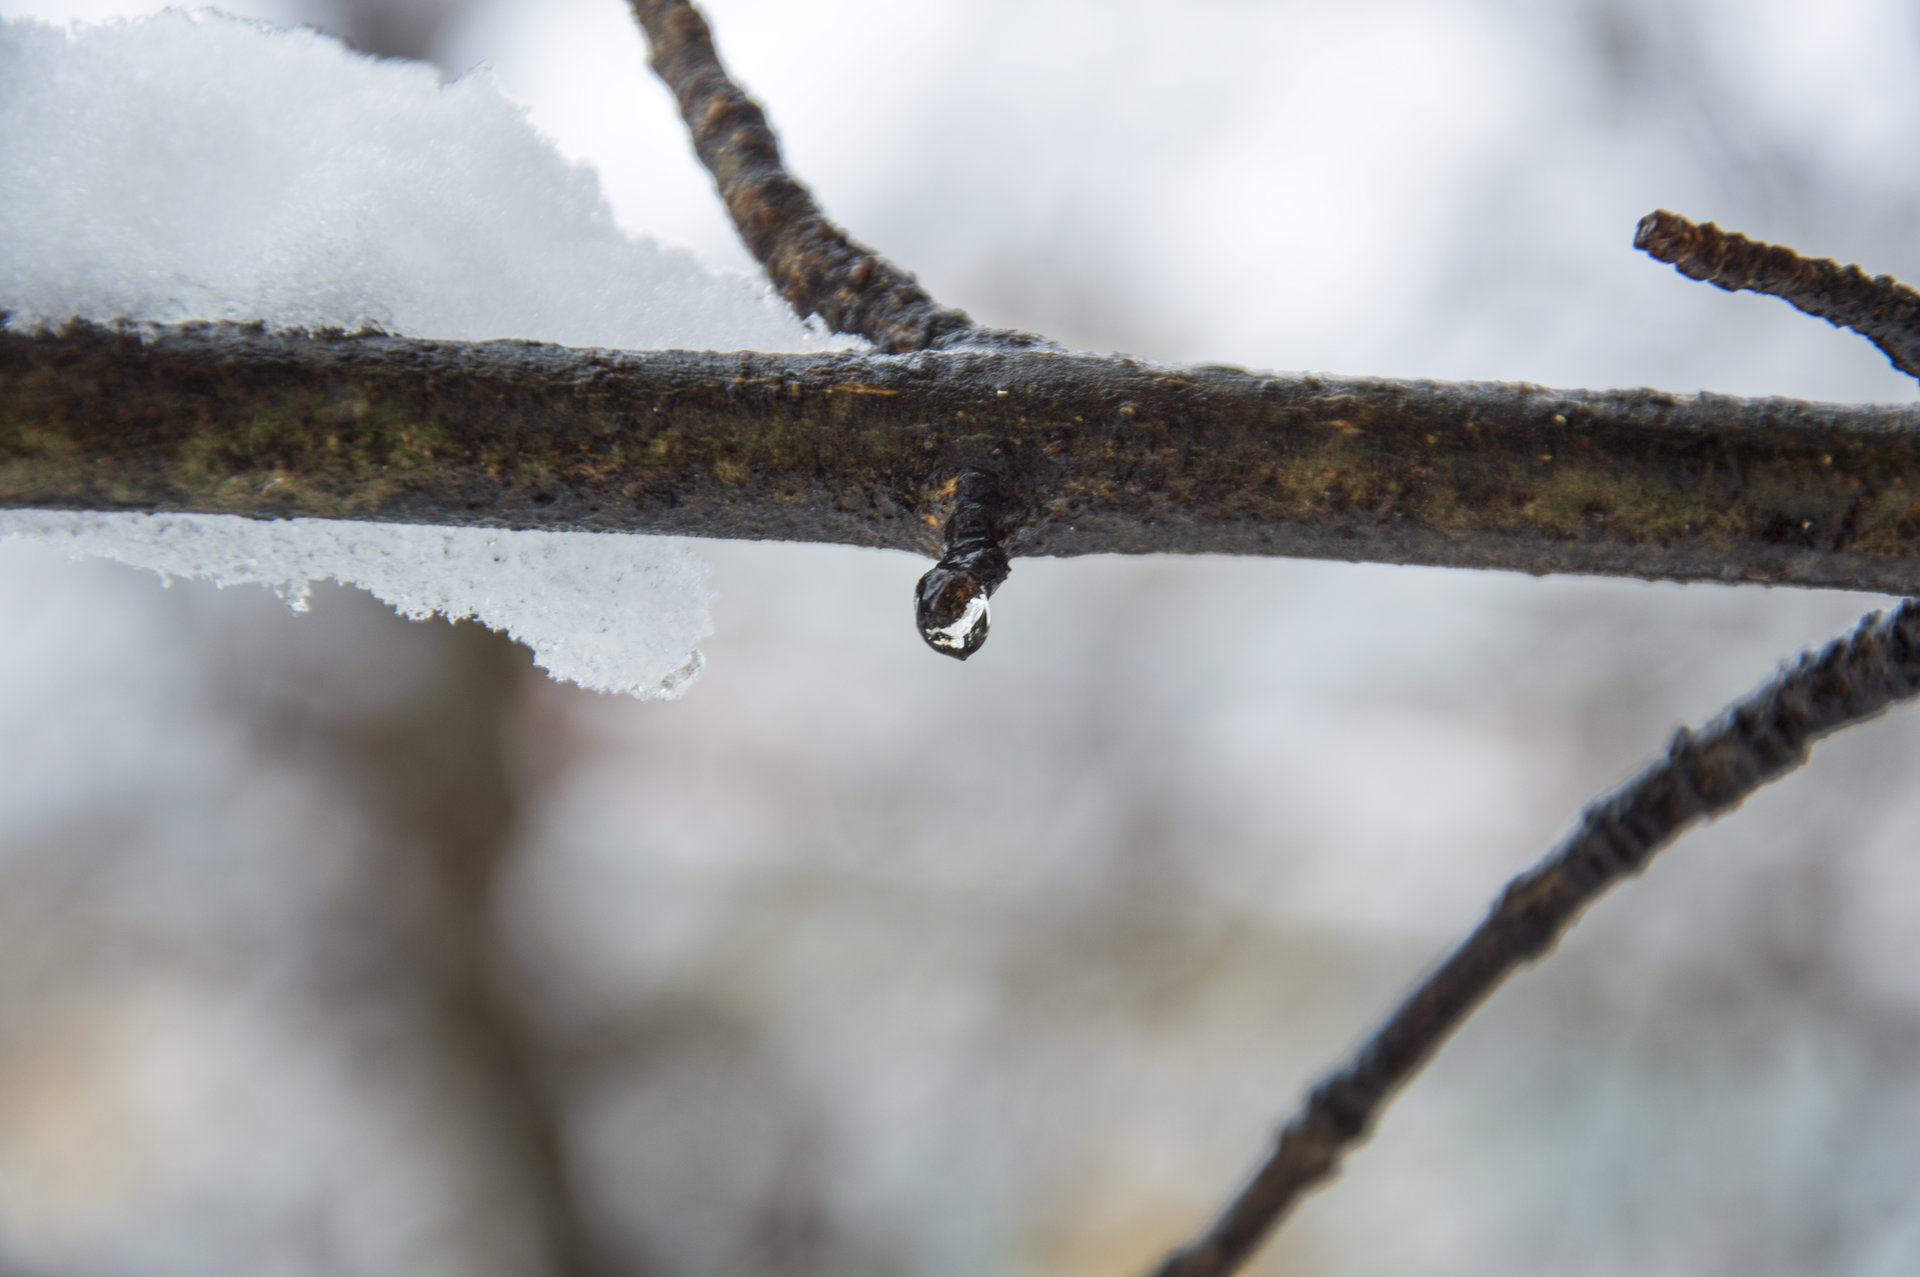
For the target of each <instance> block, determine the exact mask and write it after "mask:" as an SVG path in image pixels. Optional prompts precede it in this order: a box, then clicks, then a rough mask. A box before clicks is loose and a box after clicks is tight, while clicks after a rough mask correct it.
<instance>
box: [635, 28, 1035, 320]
mask: <svg viewBox="0 0 1920 1277" xmlns="http://www.w3.org/2000/svg"><path fill="white" fill-rule="evenodd" d="M632 6H633V16H634V18H635V19H636V20H638V22H639V23H640V27H641V30H643V31H645V32H646V35H647V42H648V44H649V45H650V46H651V47H652V49H653V59H652V61H653V69H654V72H655V73H656V74H658V75H659V77H660V78H661V79H662V80H663V81H665V82H666V85H667V87H668V88H669V89H671V90H672V91H673V96H674V100H675V101H676V102H678V103H679V104H680V115H681V118H683V119H684V120H686V122H687V131H688V132H689V133H690V134H692V137H693V149H694V151H695V153H696V154H698V155H699V157H700V162H701V163H702V164H704V165H706V166H707V171H708V172H710V173H712V174H713V180H714V184H715V185H716V186H718V187H719V189H720V198H721V201H722V202H723V203H725V204H726V206H727V212H728V213H729V214H730V215H732V217H733V224H734V227H735V228H736V229H737V230H738V231H739V232H740V238H741V240H742V241H744V242H745V244H746V246H747V249H748V251H749V252H751V253H752V254H753V256H754V260H756V261H758V262H759V263H760V265H761V266H762V267H764V268H765V269H766V272H767V278H768V279H770V280H772V281H773V286H774V287H775V288H777V289H779V290H780V295H781V296H782V297H785V298H786V299H787V301H788V302H789V303H790V304H791V305H792V306H793V308H794V310H795V311H797V312H798V313H799V315H800V317H801V318H802V319H805V318H806V317H808V316H809V315H818V316H819V317H820V318H821V319H822V320H824V321H825V322H826V324H827V326H828V327H830V328H832V329H833V331H835V332H837V333H846V334H848V335H850V336H855V337H864V338H865V339H866V340H868V341H870V342H872V343H873V344H874V345H875V346H878V347H879V348H880V349H881V350H885V351H891V352H894V353H896V354H897V353H904V352H907V351H914V350H934V349H951V348H952V347H955V346H963V345H968V346H995V347H1019V346H1036V345H1038V346H1044V345H1048V344H1050V343H1048V342H1046V341H1045V340H1044V339H1042V338H1039V337H1035V336H1032V335H1031V334H1028V333H1015V332H1007V331H1004V330H999V329H988V328H982V327H981V326H980V325H978V324H976V323H974V322H973V320H971V319H969V318H968V317H967V315H966V313H965V312H963V311H958V310H954V309H952V308H950V307H946V306H942V305H940V304H939V303H937V302H935V301H934V300H933V298H932V297H930V296H928V295H927V292H926V290H925V289H923V288H921V287H920V285H919V284H918V283H917V282H915V280H914V278H913V276H912V275H909V274H908V273H907V272H905V271H903V270H901V269H900V268H899V267H897V266H895V265H894V264H893V263H892V262H889V261H888V260H887V259H886V258H884V257H882V256H880V255H879V254H878V253H876V252H874V251H873V250H872V249H870V248H868V247H866V246H865V245H863V244H859V243H856V242H855V241H854V240H852V239H851V238H850V237H849V236H848V235H847V233H846V232H845V231H843V230H841V229H840V228H839V227H838V226H836V225H834V224H833V222H831V221H829V220H828V219H827V216H826V214H824V213H822V212H821V211H820V207H819V205H817V204H815V203H814V200H813V195H812V193H811V192H810V191H808V190H807V188H806V187H805V186H802V185H801V184H800V183H799V182H798V181H797V180H795V179H794V177H793V176H792V175H791V174H789V173H788V172H787V170H786V166H785V164H784V163H782V161H781V158H780V142H779V140H778V139H777V138H775V137H774V134H773V130H772V128H770V127H769V126H768V124H767V116H766V112H764V111H763V110H761V108H760V104H759V103H758V102H755V101H754V100H753V99H752V98H750V97H748V96H747V95H746V93H745V92H744V91H743V90H742V89H741V88H740V86H739V85H737V84H735V83H734V82H733V79H732V77H730V76H729V75H728V74H727V69H726V67H725V66H723V65H722V64H721V62H720V55H719V53H718V52H717V51H716V50H715V49H714V47H713V32H712V31H711V30H710V29H709V28H708V26H707V22H706V19H705V18H703V17H701V16H700V11H699V10H698V9H696V8H694V7H693V5H691V4H689V3H687V0H632Z"/></svg>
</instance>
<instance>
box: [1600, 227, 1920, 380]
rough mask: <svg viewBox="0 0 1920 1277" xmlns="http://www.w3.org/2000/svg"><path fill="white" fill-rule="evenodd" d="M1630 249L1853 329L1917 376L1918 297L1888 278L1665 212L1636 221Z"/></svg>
mask: <svg viewBox="0 0 1920 1277" xmlns="http://www.w3.org/2000/svg"><path fill="white" fill-rule="evenodd" d="M1633 246H1634V247H1635V248H1638V249H1641V250H1643V251H1644V252H1647V253H1649V254H1651V255H1652V256H1654V257H1657V258H1659V259H1660V260H1661V261H1663V262H1667V263H1669V264H1671V265H1672V266H1673V267H1674V268H1675V269H1677V270H1678V271H1679V272H1680V273H1681V274H1682V275H1685V276H1686V277H1687V278H1689V279H1699V280H1705V281H1706V282H1707V283H1709V284H1714V285H1716V286H1718V287H1720V288H1724V289H1726V290H1727V291H1728V292H1741V291H1746V292H1754V293H1766V294H1767V295H1768V296H1770V297H1779V298H1782V299H1784V300H1786V301H1789V302H1792V303H1793V304H1794V305H1795V306H1797V307H1798V308H1799V309H1801V310H1803V311H1805V312H1806V313H1807V314H1809V315H1816V316H1818V317H1819V318H1821V319H1824V320H1826V321H1827V322H1828V323H1832V324H1838V325H1839V326H1840V327H1842V328H1851V329H1852V330H1853V331H1854V332H1857V333H1859V334H1860V335H1861V336H1862V337H1865V338H1866V339H1867V340H1868V341H1870V342H1872V343H1873V344H1874V345H1876V346H1878V347H1879V348H1880V349H1881V351H1882V352H1883V353H1884V354H1885V355H1886V356H1887V358H1888V359H1891V360H1892V361H1893V366H1894V367H1895V368H1898V369H1899V370H1900V371H1901V372H1904V373H1906V374H1907V375H1908V376H1911V377H1920V293H1917V292H1915V291H1914V290H1913V289H1911V288H1908V287H1907V286H1906V285H1905V284H1903V283H1901V282H1900V281H1899V280H1897V279H1895V278H1893V277H1892V276H1891V275H1869V274H1867V272H1865V271H1863V270H1861V269H1860V268H1859V267H1858V266H1842V265H1840V264H1839V263H1838V262H1836V261H1833V260H1832V259H1831V258H1826V257H1819V258H1814V257H1802V256H1801V255H1800V254H1798V253H1796V252H1794V251H1793V250H1792V249H1791V248H1785V247H1782V246H1781V245H1779V244H1763V243H1761V242H1760V241H1759V240H1755V239H1748V238H1747V237H1746V236H1745V235H1740V234H1737V233H1735V232H1733V231H1723V230H1721V229H1720V228H1719V227H1718V226H1715V225H1714V224H1713V223H1712V222H1708V223H1706V224H1705V225H1704V226H1702V225H1698V224H1696V223H1694V222H1690V221H1688V220H1687V219H1686V218H1684V217H1682V216H1680V215H1679V214H1678V213H1669V212H1668V211H1667V210H1666V209H1660V210H1658V211H1657V212H1652V213H1649V214H1647V215H1646V216H1645V217H1643V218H1641V219H1640V229H1639V231H1638V232H1637V233H1636V234H1635V235H1634V237H1633Z"/></svg>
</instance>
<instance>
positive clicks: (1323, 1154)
mask: <svg viewBox="0 0 1920 1277" xmlns="http://www.w3.org/2000/svg"><path fill="white" fill-rule="evenodd" d="M1916 692H1920V602H1917V601H1913V600H1909V601H1908V602H1906V603H1903V604H1902V605H1901V606H1900V607H1899V609H1898V610H1897V611H1895V612H1893V613H1892V614H1891V615H1888V614H1885V613H1878V612H1876V613H1874V614H1873V615H1871V616H1868V617H1867V618H1866V619H1865V620H1863V621H1862V622H1861V623H1860V625H1859V627H1858V628H1856V629H1855V630H1854V632H1853V633H1852V634H1850V635H1848V636H1847V637H1845V638H1843V639H1838V640H1836V641H1834V642H1833V643H1830V644H1828V645H1827V647H1826V648H1824V649H1823V650H1821V651H1820V652H1818V653H1808V654H1806V655H1804V656H1802V657H1801V658H1800V660H1799V661H1798V662H1797V663H1796V664H1794V665H1793V666H1791V667H1790V668H1787V669H1784V670H1782V671H1781V673H1780V674H1779V675H1778V676H1777V677H1775V678H1774V679H1773V680H1772V681H1771V682H1769V683H1767V684H1765V685H1764V686H1762V687H1761V688H1759V689H1758V690H1757V691H1755V692H1753V693H1752V694H1751V695H1749V696H1748V697H1747V698H1746V699H1745V700H1743V701H1740V702H1738V703H1737V704H1735V705H1733V706H1732V707H1731V708H1730V709H1728V710H1727V711H1726V712H1725V713H1723V714H1722V715H1721V716H1720V718H1718V719H1717V720H1715V721H1714V722H1713V723H1712V724H1710V725H1709V726H1707V727H1706V728H1705V729H1703V730H1701V731H1698V732H1692V731H1684V730H1683V731H1681V732H1680V734H1679V735H1678V736H1676V737H1675V738H1674V741H1673V745H1672V747H1671V748H1669V749H1668V751H1667V756H1666V757H1665V758H1664V759H1662V760H1661V761H1660V762H1658V763H1656V764H1654V765H1653V766H1651V767H1649V768H1648V769H1647V770H1646V771H1644V772H1642V773H1641V774H1640V775H1639V776H1636V777H1635V778H1634V779H1633V780H1631V781H1628V782H1627V784H1625V785H1624V786H1622V787H1621V788H1619V789H1617V790H1615V791H1614V792H1613V793H1611V794H1609V795H1607V796H1606V797H1604V798H1602V799H1600V800H1599V801H1597V802H1595V803H1594V804H1593V805H1592V806H1590V807H1588V808H1587V810H1586V811H1585V813H1583V814H1582V816H1581V818H1580V823H1579V824H1578V825H1576V826H1575V827H1574V829H1573V832H1572V833H1570V834H1569V835H1568V836H1567V837H1566V839H1565V840H1564V841H1563V842H1561V844H1560V845H1559V846H1558V847H1557V848H1555V849H1554V850H1553V851H1552V852H1551V853H1549V854H1548V855H1547V857H1546V858H1545V859H1543V860H1542V861H1540V863H1539V864H1537V865H1535V866H1534V867H1533V868H1531V869H1529V870H1528V871H1527V872H1525V873H1523V874H1521V875H1520V876H1519V877H1518V878H1516V879H1514V880H1513V882H1512V883H1510V884H1509V885H1508V887H1507V889H1506V891H1505V892H1504V893H1503V894H1502V895H1501V897H1500V900H1499V902H1498V903H1497V904H1495V905H1494V907H1493V910H1492V912H1491V913H1489V914H1488V915H1487V917H1486V919H1485V920H1484V921H1483V922H1481V924H1480V925H1479V926H1478V927H1477V928H1476V929H1475V930H1474V932H1473V934H1472V935H1471V936H1469V937H1468V938H1467V940H1466V943H1464V944H1462V945H1461V946H1460V947H1459V948H1458V949H1456V950H1454V952H1453V954H1452V955H1451V956H1450V957H1448V958H1447V960H1446V961H1445V962H1443V963H1441V965H1440V967H1439V968H1438V969H1437V970H1436V971H1434V972H1433V973H1432V974H1431V975H1429V976H1428V977H1427V978H1426V979H1425V980H1423V981H1422V982H1421V983H1420V985H1419V987H1418V988H1417V989H1415V990H1414V992H1413V994H1412V996H1410V997H1409V998H1407V1000H1406V1001H1405V1002H1403V1003H1401V1005H1400V1008H1399V1009H1398V1010H1397V1011H1395V1012H1394V1013H1393V1016H1392V1018H1390V1019H1389V1020H1388V1021H1387V1022H1386V1024H1385V1025H1383V1026H1382V1027H1381V1028H1380V1029H1379V1030H1378V1031H1377V1032H1376V1033H1375V1034H1374V1035H1373V1036H1372V1037H1371V1038H1369V1039H1368V1040H1367V1041H1366V1043H1365V1044H1364V1045H1362V1046H1361V1047H1360V1049H1359V1051H1358V1052H1357V1053H1356V1054H1355V1055H1354V1056H1353V1058H1352V1059H1351V1060H1350V1061H1348V1063H1347V1064H1346V1065H1344V1066H1343V1067H1341V1068H1340V1069H1339V1070H1337V1071H1336V1072H1334V1073H1333V1074H1332V1075H1330V1076H1329V1077H1327V1078H1326V1079H1325V1080H1324V1081H1322V1082H1321V1083H1320V1084H1319V1085H1318V1086H1316V1087H1315V1088H1314V1089H1313V1092H1312V1093H1311V1094H1310V1095H1309V1096H1308V1098H1307V1101H1306V1104H1305V1106H1304V1107H1303V1108H1302V1109H1301V1111H1300V1112H1299V1113H1298V1114H1297V1115H1296V1116H1295V1117H1294V1119H1293V1120H1292V1121H1291V1122H1289V1123H1288V1124H1287V1126H1286V1127H1285V1129H1284V1130H1283V1131H1282V1132H1281V1135H1280V1140H1279V1144H1278V1146H1277V1147H1276V1148H1275V1149H1274V1152H1273V1154H1272V1156H1270V1157H1269V1158H1268V1159H1267V1161H1266V1163H1265V1164H1264V1165H1263V1166H1261V1167H1260V1169H1259V1171H1258V1172H1257V1173H1256V1174H1255V1175H1254V1177H1253V1180H1252V1182H1251V1183H1249V1184H1248V1185H1247V1187H1246V1188H1245V1189H1243V1190H1242V1191H1241V1193H1240V1195H1239V1196H1238V1197H1237V1198H1236V1199H1235V1200H1234V1202H1233V1203H1232V1205H1230V1206H1228V1207H1227V1209H1226V1211H1225V1212H1224V1213H1223V1214H1222V1215H1221V1216H1220V1218H1219V1219H1218V1220H1217V1221H1215V1223H1214V1224H1213V1226H1212V1227H1211V1228H1210V1229H1208V1230H1207V1232H1206V1234H1205V1235H1204V1236H1203V1237H1201V1238H1200V1239H1199V1240H1198V1241H1196V1242H1195V1243H1193V1244H1192V1245H1190V1246H1187V1247H1185V1248H1183V1249H1181V1250H1178V1251H1176V1252H1174V1253H1173V1254H1172V1255H1171V1256H1169V1257H1168V1258H1167V1260H1166V1261H1165V1262H1164V1263H1163V1264H1162V1265H1161V1266H1160V1268H1159V1270H1158V1274H1157V1277H1224V1274H1227V1273H1231V1272H1233V1271H1234V1270H1236V1269H1237V1268H1239V1267H1240V1266H1241V1265H1242V1264H1243V1263H1245V1262H1246V1261H1247V1259H1248V1258H1249V1257H1251V1256H1252V1254H1253V1252H1254V1251H1255V1249H1256V1248H1257V1247H1258V1246H1259V1245H1260V1243H1261V1241H1262V1239H1264V1238H1265V1237H1266V1236H1267V1234H1268V1233H1269V1232H1270V1231H1271V1230H1272V1229H1273V1227H1274V1225H1275V1224H1276V1223H1278V1222H1279V1220H1280V1218H1281V1217H1282V1216H1283V1215H1284V1214H1286V1212H1287V1210H1288V1208H1289V1207H1291V1206H1292V1205H1293V1203H1294V1202H1295V1201H1297V1200H1298V1199H1299V1197H1300V1196H1301V1194H1302V1193H1304V1192H1305V1191H1306V1190H1307V1189H1309V1188H1311V1187H1312V1186H1313V1185H1315V1184H1317V1183H1319V1182H1320V1181H1321V1180H1323V1179H1325V1178H1327V1177H1328V1176H1330V1175H1332V1174H1333V1173H1334V1171H1335V1170H1336V1169H1337V1168H1338V1166H1339V1161H1340V1157H1341V1155H1342V1154H1343V1153H1344V1152H1345V1151H1346V1150H1347V1149H1348V1148H1350V1147H1352V1146H1353V1145H1355V1144H1357V1143H1358V1142H1360V1141H1361V1140H1363V1139H1364V1138H1365V1137H1366V1135H1367V1133H1368V1131H1369V1130H1370V1129H1371V1128H1372V1126H1373V1123H1374V1120H1375V1119H1376V1118H1377V1117H1378V1116H1379V1113H1380V1110H1381V1109H1382V1108H1383V1107H1384V1106H1385V1104H1386V1103H1387V1101H1388V1100H1389V1099H1391V1098H1392V1096H1393V1095H1394V1093H1395V1092H1396V1091H1398V1090H1399V1088H1400V1087H1401V1086H1403V1085H1405V1084H1406V1082H1407V1081H1408V1079H1409V1078H1411V1077H1412V1076H1413V1074H1414V1073H1416V1072H1417V1071H1418V1070H1419V1069H1420V1067H1421V1066H1422V1065H1424V1064H1425V1063H1426V1062H1427V1060H1428V1059H1429V1058H1430V1057H1431V1056H1432V1055H1433V1053H1434V1052H1435V1051H1436V1050H1438V1049H1439V1047H1440V1045H1441V1044H1442V1043H1443V1042H1445V1041H1446V1039H1447V1037H1448V1036H1449V1035H1450V1034H1451V1033H1452V1032H1453V1030H1454V1029H1456V1028H1457V1027H1459V1025H1460V1023H1461V1022H1462V1021H1463V1020H1465V1019H1466V1018H1467V1017H1468V1016H1469V1015H1471V1014H1472V1013H1473V1011H1474V1010H1475V1008H1477V1007H1478V1006H1479V1005H1480V1003H1481V1002H1483V1001H1484V1000H1485V999H1486V997H1487V996H1488V995H1489V994H1490V993H1492V992H1493V991H1494V989H1495V988H1497V987H1498V986H1499V984H1500V982H1501V981H1502V980H1504V979H1506V977H1507V976H1508V975H1509V974H1511V973H1512V972H1513V970H1514V969H1515V968H1516V967H1518V966H1520V965H1521V964H1522V963H1525V962H1530V961H1532V960H1533V959H1535V958H1538V957H1539V956H1540V955H1542V954H1543V953H1545V952H1546V951H1547V950H1548V949H1549V948H1551V947H1552V946H1553V944H1554V943H1555V942H1556V941H1557V940H1558V939H1559V938H1560V935H1561V933H1562V932H1563V931H1565V930H1566V928H1567V926H1568V925H1569V924H1570V923H1572V922H1573V920H1574V919H1575V918H1576V917H1578V916H1579V914H1580V912H1581V911H1582V910H1583V909H1585V908H1586V907H1587V906H1588V905H1589V904H1591V903H1592V902H1593V901H1594V900H1595V899H1596V898H1597V897H1598V896H1599V895H1600V894H1601V893H1602V892H1604V891H1605V890H1606V889H1607V888H1608V887H1610V886H1612V885H1613V884H1614V883H1615V882H1617V881H1619V880H1620V879H1621V878H1623V877H1626V876H1628V875H1630V874H1636V873H1638V872H1640V870H1641V869H1642V868H1644V867H1645V865H1646V863H1647V861H1648V860H1649V859H1650V858H1651V857H1652V856H1653V854H1654V853H1655V852H1657V851H1659V850H1660V849H1661V848H1662V847H1664V846H1666V845H1667V844H1668V843H1669V842H1671V841H1672V840H1673V839H1674V837H1675V836H1676V835H1678V834H1679V833H1680V831H1681V830H1683V829H1685V828H1686V827H1687V826H1688V825H1691V824H1693V823H1694V822H1695V821H1697V820H1701V819H1704V818H1711V817H1714V816H1718V815H1720V814H1722V813H1724V812H1727V811H1730V810H1732V809H1733V808H1734V807H1737V806H1739V805H1740V803H1741V802H1742V801H1743V800H1745V799H1746V797H1747V796H1748V795H1749V794H1751V793H1753V792H1754V791H1755V790H1756V789H1758V788H1760V787H1761V786H1762V785H1765V784H1767V783H1768V782H1770V781H1773V780H1777V779H1779V778H1780V777H1781V776H1784V775H1786V774H1787V773H1788V772H1790V771H1792V770H1793V769H1794V768H1796V767H1798V766H1800V764H1801V763H1803V762H1805V761H1806V758H1807V752H1808V749H1809V747H1810V746H1811V745H1812V744H1813V742H1814V741H1816V740H1818V739H1819V738H1821V737H1822V736H1825V735H1827V734H1829V733H1831V732H1835V731H1838V730H1839V729H1840V728H1842V727H1846V726H1848V725H1850V724H1853V723H1858V722H1861V721H1863V720H1865V719H1869V718H1872V717H1874V716H1875V715H1877V714H1879V713H1880V712H1881V711H1883V710H1885V709H1886V708H1887V707H1888V706H1890V705H1892V704H1894V703H1895V702H1896V701H1901V700H1906V699H1908V698H1910V697H1912V696H1913V695H1915V693H1916Z"/></svg>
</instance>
